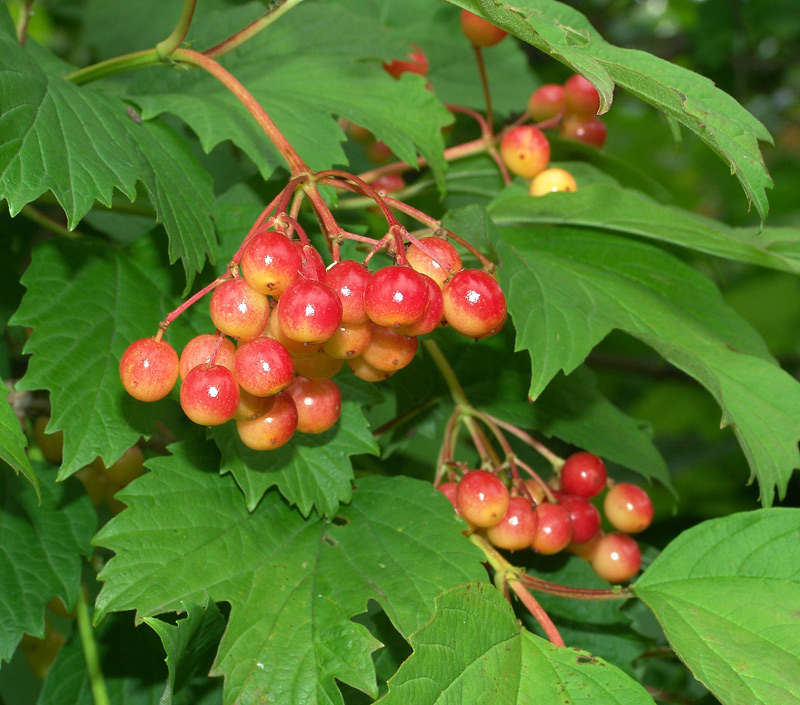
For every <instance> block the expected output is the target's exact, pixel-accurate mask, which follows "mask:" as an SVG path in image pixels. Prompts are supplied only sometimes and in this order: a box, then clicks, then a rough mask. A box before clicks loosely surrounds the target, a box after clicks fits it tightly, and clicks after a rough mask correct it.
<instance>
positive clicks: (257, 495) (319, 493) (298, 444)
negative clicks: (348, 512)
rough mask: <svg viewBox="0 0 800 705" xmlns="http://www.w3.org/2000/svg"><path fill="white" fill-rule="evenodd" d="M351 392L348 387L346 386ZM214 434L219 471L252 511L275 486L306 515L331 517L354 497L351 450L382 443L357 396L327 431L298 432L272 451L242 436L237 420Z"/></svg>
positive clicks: (375, 449) (368, 450)
mask: <svg viewBox="0 0 800 705" xmlns="http://www.w3.org/2000/svg"><path fill="white" fill-rule="evenodd" d="M342 391H343V399H346V397H344V394H347V391H348V390H347V388H345V389H343V390H342ZM212 436H213V437H214V440H215V441H216V442H217V445H218V446H219V448H220V450H221V451H222V464H221V465H220V472H221V473H223V474H224V473H228V472H229V473H232V474H233V476H234V478H235V479H236V482H237V483H238V485H239V487H241V488H242V491H243V492H244V494H245V497H246V498H247V508H248V509H249V510H250V511H252V510H253V509H255V507H256V505H257V504H258V502H259V501H260V500H261V498H262V497H263V496H264V493H265V492H266V491H267V490H268V489H269V488H270V487H273V486H277V487H278V489H279V490H280V492H281V494H283V496H284V497H285V498H286V499H287V500H288V501H289V503H290V504H295V505H297V508H298V509H299V510H300V513H301V514H302V515H303V516H308V515H309V513H310V512H311V510H312V509H314V508H316V509H317V511H318V512H319V513H320V514H321V515H323V516H328V517H332V516H333V515H335V514H336V512H337V511H338V510H339V503H340V502H345V503H346V502H349V501H350V500H351V499H352V497H353V493H352V485H351V482H352V480H353V466H352V464H351V462H350V456H351V455H357V454H359V453H373V454H375V453H377V452H378V445H377V443H376V442H375V439H374V438H373V437H372V434H371V433H370V432H369V425H368V424H367V420H366V419H365V418H364V414H363V412H362V411H361V407H360V405H359V403H358V402H356V401H355V400H352V401H343V402H342V413H341V416H340V417H339V421H338V422H337V423H336V425H335V426H334V427H333V428H331V429H330V430H328V431H325V433H320V434H314V435H311V434H306V433H295V435H294V436H292V438H291V439H290V440H289V442H288V443H287V444H286V445H285V446H282V447H281V448H278V449H277V450H271V451H266V452H265V451H255V450H251V449H250V448H248V447H247V446H245V445H244V444H243V443H242V442H241V441H240V440H239V434H238V433H237V432H236V427H235V426H234V425H233V424H224V425H222V426H217V427H216V428H214V429H213V430H212Z"/></svg>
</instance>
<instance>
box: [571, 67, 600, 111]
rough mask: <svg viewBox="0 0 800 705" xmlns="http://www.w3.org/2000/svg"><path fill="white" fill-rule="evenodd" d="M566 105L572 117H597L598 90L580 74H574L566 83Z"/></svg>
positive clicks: (598, 108) (598, 104)
mask: <svg viewBox="0 0 800 705" xmlns="http://www.w3.org/2000/svg"><path fill="white" fill-rule="evenodd" d="M564 103H565V105H566V109H567V112H568V113H570V114H572V115H583V116H586V117H588V116H591V115H597V111H598V110H600V95H599V94H598V92H597V89H596V88H595V87H594V86H593V85H592V84H591V83H590V82H589V81H587V80H586V79H585V78H584V77H583V76H581V75H580V74H577V73H576V74H573V75H572V76H570V77H569V78H568V79H567V80H566V81H565V82H564Z"/></svg>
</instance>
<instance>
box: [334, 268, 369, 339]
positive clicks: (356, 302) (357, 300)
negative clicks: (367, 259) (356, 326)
mask: <svg viewBox="0 0 800 705" xmlns="http://www.w3.org/2000/svg"><path fill="white" fill-rule="evenodd" d="M371 276H372V274H371V273H370V271H369V269H367V268H366V267H365V266H364V265H363V264H359V263H358V262H356V261H355V260H351V259H343V260H341V261H340V262H337V263H336V264H334V265H333V266H332V267H331V268H330V269H329V270H328V271H327V273H326V274H325V283H326V284H327V285H328V286H329V287H330V288H331V289H333V290H334V291H335V292H336V293H337V294H338V295H339V299H340V300H341V302H342V323H343V324H345V325H346V324H348V323H363V322H364V321H366V320H367V312H366V310H365V309H364V290H365V289H366V288H367V284H368V283H369V280H370V277H371Z"/></svg>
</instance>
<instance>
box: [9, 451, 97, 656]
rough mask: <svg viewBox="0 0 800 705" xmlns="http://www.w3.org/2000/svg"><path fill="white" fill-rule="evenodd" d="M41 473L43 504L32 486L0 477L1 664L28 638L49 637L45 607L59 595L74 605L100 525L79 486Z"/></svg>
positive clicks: (40, 468) (41, 468) (44, 468)
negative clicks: (83, 558)
mask: <svg viewBox="0 0 800 705" xmlns="http://www.w3.org/2000/svg"><path fill="white" fill-rule="evenodd" d="M36 468H37V471H38V476H39V483H40V488H41V503H40V500H39V497H38V496H37V494H36V492H35V491H34V489H33V487H32V486H31V484H30V483H28V482H22V481H21V480H20V479H19V478H18V477H17V476H15V475H12V474H11V473H9V472H0V585H2V595H3V599H2V600H0V662H2V661H7V660H9V659H10V658H11V655H12V654H13V653H14V650H15V649H16V648H17V644H18V643H19V640H20V639H21V638H22V635H23V634H32V635H34V636H38V637H41V636H43V635H44V606H45V604H47V602H49V601H50V599H51V598H52V597H53V596H54V595H57V596H58V597H60V598H61V601H62V602H63V603H64V604H65V605H66V606H67V607H68V608H70V607H72V606H73V605H74V604H75V600H76V599H77V597H78V589H79V587H80V581H81V563H82V560H81V556H86V557H88V556H89V548H90V547H89V541H90V539H91V537H92V534H93V533H94V531H95V528H96V525H97V515H96V513H95V510H94V507H93V506H92V503H91V502H90V501H89V498H88V497H87V496H86V493H85V492H84V491H83V488H82V487H81V486H80V484H79V483H78V482H76V481H74V480H73V481H71V482H70V483H68V484H57V483H56V482H55V478H54V477H53V472H52V470H51V469H49V468H48V467H47V465H46V463H40V464H36Z"/></svg>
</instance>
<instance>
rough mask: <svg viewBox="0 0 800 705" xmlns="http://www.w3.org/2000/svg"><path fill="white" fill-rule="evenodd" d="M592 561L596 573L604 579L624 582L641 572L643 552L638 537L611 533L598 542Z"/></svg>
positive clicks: (612, 581) (611, 581)
mask: <svg viewBox="0 0 800 705" xmlns="http://www.w3.org/2000/svg"><path fill="white" fill-rule="evenodd" d="M591 563H592V568H594V571H595V573H597V574H598V575H599V576H600V577H601V578H603V579H604V580H608V582H610V583H623V582H625V581H627V580H630V579H631V578H632V577H633V576H634V575H636V573H638V572H639V568H641V566H642V552H641V550H640V549H639V544H637V543H636V539H632V538H631V537H630V536H628V535H627V534H616V533H611V534H607V535H606V536H603V537H602V538H601V539H600V540H599V541H598V542H597V549H596V551H595V553H594V557H593V558H592V559H591Z"/></svg>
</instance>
